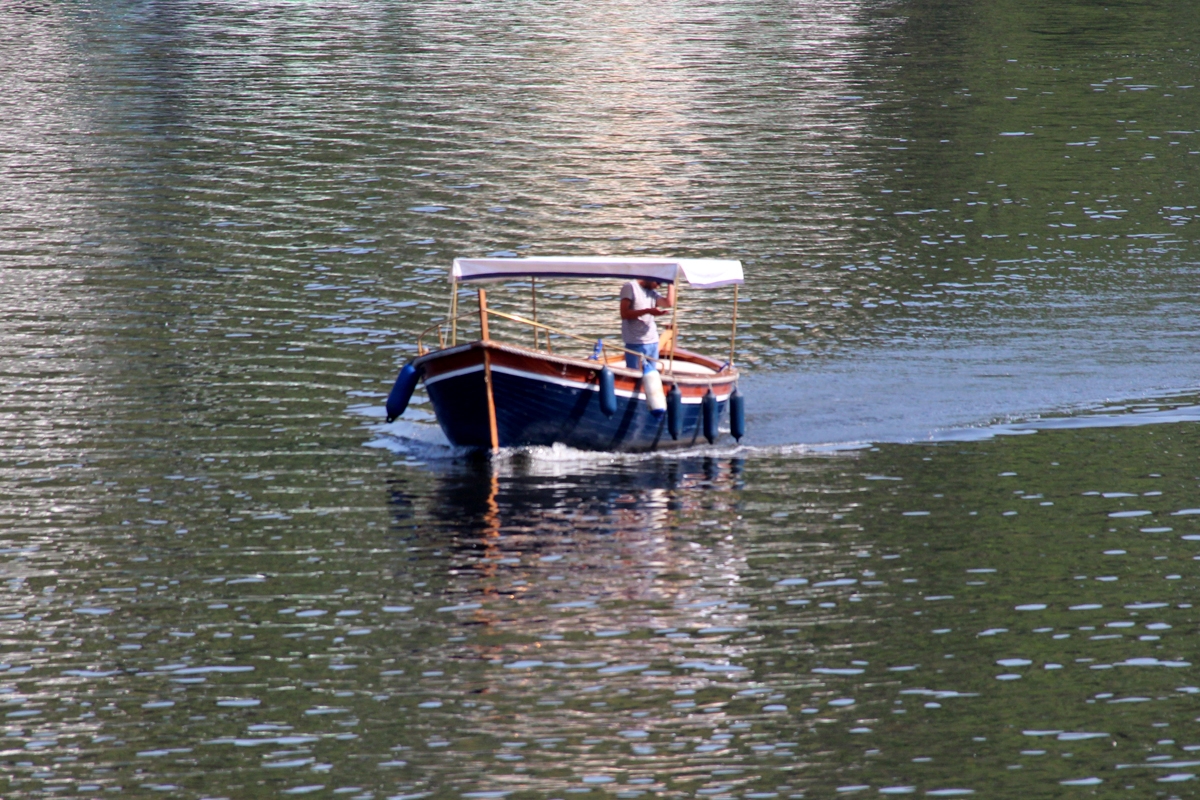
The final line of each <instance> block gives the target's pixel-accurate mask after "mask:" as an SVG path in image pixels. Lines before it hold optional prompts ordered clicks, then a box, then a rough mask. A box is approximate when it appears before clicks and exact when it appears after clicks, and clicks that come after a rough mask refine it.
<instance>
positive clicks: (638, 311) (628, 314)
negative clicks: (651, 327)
mask: <svg viewBox="0 0 1200 800" xmlns="http://www.w3.org/2000/svg"><path fill="white" fill-rule="evenodd" d="M666 313H667V312H666V311H664V310H663V309H661V308H655V307H653V306H652V307H650V308H634V307H633V301H632V300H630V299H629V298H627V297H623V298H621V319H637V318H638V317H644V316H646V315H647V314H649V315H650V316H652V317H661V316H662V315H663V314H666Z"/></svg>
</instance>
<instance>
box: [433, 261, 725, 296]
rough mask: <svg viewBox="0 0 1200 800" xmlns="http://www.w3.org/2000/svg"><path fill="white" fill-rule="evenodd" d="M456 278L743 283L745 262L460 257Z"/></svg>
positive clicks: (699, 284) (701, 285) (714, 285)
mask: <svg viewBox="0 0 1200 800" xmlns="http://www.w3.org/2000/svg"><path fill="white" fill-rule="evenodd" d="M450 274H451V277H452V278H453V279H454V280H456V281H464V282H465V281H502V280H511V279H513V278H543V277H544V278H568V277H569V278H650V279H653V280H656V281H661V282H663V283H674V282H675V281H676V280H678V278H679V276H680V275H682V276H683V278H684V280H686V281H687V282H688V285H689V286H691V287H692V288H694V289H716V288H718V287H721V286H732V285H733V284H735V283H742V282H743V280H744V278H743V276H742V262H740V261H729V260H723V259H716V258H622V257H608V256H582V257H569V256H536V257H533V258H456V259H454V268H453V269H452V270H451V273H450Z"/></svg>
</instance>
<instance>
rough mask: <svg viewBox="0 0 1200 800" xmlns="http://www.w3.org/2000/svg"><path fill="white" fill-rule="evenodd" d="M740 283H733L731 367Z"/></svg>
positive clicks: (730, 343)
mask: <svg viewBox="0 0 1200 800" xmlns="http://www.w3.org/2000/svg"><path fill="white" fill-rule="evenodd" d="M737 304H738V285H737V284H736V283H735V284H734V285H733V331H732V333H730V334H729V367H730V368H731V369H732V368H733V348H734V346H735V344H736V342H737Z"/></svg>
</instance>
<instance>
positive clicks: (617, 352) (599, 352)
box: [417, 308, 675, 363]
mask: <svg viewBox="0 0 1200 800" xmlns="http://www.w3.org/2000/svg"><path fill="white" fill-rule="evenodd" d="M487 316H488V317H500V318H501V319H506V320H509V321H511V322H516V323H518V324H521V325H525V326H527V327H529V328H532V329H533V330H534V349H536V350H541V349H542V348H541V339H540V337H539V336H538V332H539V331H542V332H545V334H546V339H545V342H546V347H545V352H547V353H550V354H551V355H553V354H554V347H553V345H552V344H551V343H550V335H551V334H553V335H555V336H562V337H564V338H567V339H571V340H573V341H577V342H582V343H584V344H587V345H591V346H592V353H591V356H590V358H591V359H592V360H598V361H600V362H601V363H608V362H609V360H610V359H616V358H619V357H620V356H622V355H624V354H626V353H630V354H632V355H635V356H639V357H640V356H641V355H642V354H641V353H639V352H637V351H636V350H630V349H628V348H626V347H621V346H619V345H615V344H609V343H608V342H606V341H605V340H604V338H603V337H599V338H594V337H588V336H582V335H580V334H577V333H571V332H570V331H564V330H562V329H561V328H556V327H554V326H552V325H546V324H545V323H542V322H537V321H536V320H532V319H529V318H527V317H522V316H520V315H519V314H509V313H507V312H504V311H497V310H496V309H494V308H488V309H487ZM478 319H479V314H478V313H477V312H472V313H468V314H458V315H456V316H454V317H448V318H446V319H442V320H439V321H438V322H435V323H434V324H433V325H430V326H429V327H428V328H426V329H425V330H423V331H421V332H420V333H419V334H417V355H421V356H423V355H425V354H426V353H429V352H430V350H429V348H427V347H426V346H425V341H424V340H425V337H426V336H428V335H430V334H431V333H433V332H435V331H436V332H437V337H438V348H439V349H441V348H444V347H446V346H447V343H446V334H447V332H448V331H447V326H452V323H457V322H458V321H459V320H478ZM453 329H454V328H453V326H452V327H451V330H453ZM453 344H454V342H453V341H452V342H451V346H453ZM610 351H611V354H610ZM660 357H662V358H669V359H671V360H672V361H674V357H675V337H674V332H673V331H672V335H671V337H670V345H669V350H668V352H666V353H663V354H662V355H661V356H660Z"/></svg>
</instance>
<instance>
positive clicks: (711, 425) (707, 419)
mask: <svg viewBox="0 0 1200 800" xmlns="http://www.w3.org/2000/svg"><path fill="white" fill-rule="evenodd" d="M700 408H701V410H702V411H703V412H704V413H703V417H704V438H705V439H708V443H709V444H712V443H713V442H715V441H717V412H718V411H719V408H718V406H717V396H716V395H715V394H713V390H712V389H709V390H708V391H707V392H705V393H704V399H703V400H701V401H700Z"/></svg>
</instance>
